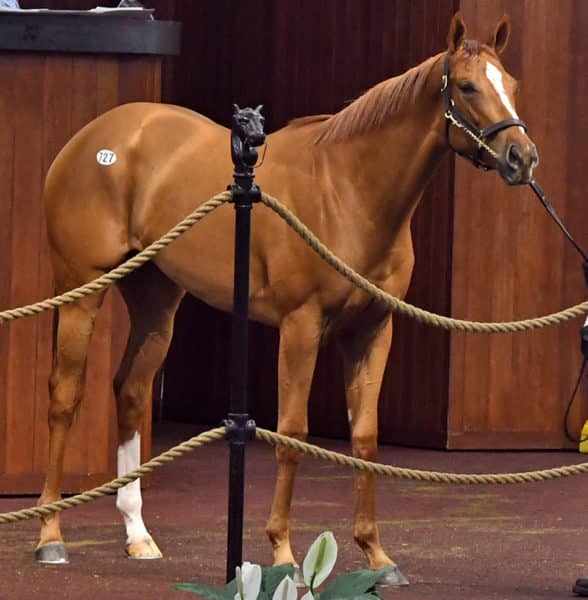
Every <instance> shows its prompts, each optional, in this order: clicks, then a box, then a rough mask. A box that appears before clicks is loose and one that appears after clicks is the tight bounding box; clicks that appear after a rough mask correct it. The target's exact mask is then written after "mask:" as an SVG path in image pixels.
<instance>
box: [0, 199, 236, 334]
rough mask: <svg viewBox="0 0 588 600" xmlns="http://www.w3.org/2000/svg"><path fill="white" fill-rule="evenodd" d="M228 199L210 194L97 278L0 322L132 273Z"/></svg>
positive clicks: (2, 314)
mask: <svg viewBox="0 0 588 600" xmlns="http://www.w3.org/2000/svg"><path fill="white" fill-rule="evenodd" d="M230 199H231V193H230V192H223V193H222V194H218V195H216V196H213V197H212V198H211V199H210V200H208V201H206V202H205V203H204V204H201V205H200V206H199V207H198V208H197V209H196V210H194V211H193V212H192V213H191V214H190V215H188V216H187V217H186V218H185V219H183V220H182V221H180V222H179V223H178V224H177V225H176V226H175V227H173V228H172V229H170V230H169V231H168V232H167V233H166V234H165V235H163V236H162V237H161V238H159V239H158V240H156V241H155V242H153V243H152V244H150V245H149V246H147V248H145V249H144V250H142V251H141V252H139V253H138V254H136V255H135V256H133V257H132V258H129V260H127V261H125V262H124V263H122V264H121V265H119V266H118V267H116V268H115V269H112V270H111V271H108V273H104V275H101V276H100V277H98V278H97V279H94V280H93V281H90V282H89V283H86V284H85V285H82V286H80V287H78V288H75V289H73V290H70V291H69V292H65V293H64V294H61V295H59V296H54V297H53V298H47V299H45V300H41V301H40V302H35V303H34V304H27V305H26V306H20V307H18V308H11V309H8V310H3V311H2V312H0V324H1V323H2V322H4V321H12V320H15V319H22V318H24V317H31V316H33V315H38V314H40V313H42V312H44V311H46V310H54V309H56V308H58V307H59V306H63V305H64V304H71V303H72V302H76V301H77V300H80V299H82V298H85V297H86V296H91V295H92V294H96V293H97V292H99V291H101V290H103V289H105V288H107V287H108V286H110V285H112V284H113V283H114V282H115V281H118V280H119V279H122V278H123V277H126V276H127V275H128V274H129V273H132V272H133V271H135V270H136V269H138V268H139V267H140V266H141V265H144V264H145V263H147V262H149V261H150V260H151V259H152V258H153V257H154V256H155V255H156V254H158V253H159V252H160V251H161V250H163V249H164V248H165V247H166V246H169V245H170V244H171V243H172V242H173V241H175V240H177V239H178V238H179V237H180V236H181V235H182V234H183V233H185V232H186V231H188V229H190V228H191V227H192V226H193V225H195V224H196V223H198V221H201V220H202V219H203V218H204V217H205V216H206V215H208V214H210V213H211V212H212V211H214V210H215V209H217V208H218V207H219V206H221V205H222V204H224V203H225V202H228V201H229V200H230Z"/></svg>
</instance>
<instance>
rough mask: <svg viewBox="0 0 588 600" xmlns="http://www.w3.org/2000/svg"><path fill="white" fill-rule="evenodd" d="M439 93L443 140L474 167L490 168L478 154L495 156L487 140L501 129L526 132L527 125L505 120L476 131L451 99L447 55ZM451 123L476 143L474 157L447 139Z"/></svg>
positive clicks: (485, 169) (518, 121)
mask: <svg viewBox="0 0 588 600" xmlns="http://www.w3.org/2000/svg"><path fill="white" fill-rule="evenodd" d="M441 81H442V85H441V93H442V94H443V100H444V103H445V139H446V140H447V144H448V145H449V147H450V148H451V149H452V150H453V151H454V152H455V153H456V154H459V155H460V156H462V157H463V158H465V159H466V160H468V161H469V162H471V163H472V164H473V165H474V167H476V168H478V169H483V170H484V171H487V170H489V169H491V168H492V167H491V166H489V165H488V164H486V163H484V162H483V161H482V160H480V153H481V150H482V149H483V148H485V149H487V150H489V151H490V154H492V155H494V156H496V153H495V152H494V151H492V149H491V148H490V147H489V146H488V144H487V141H488V138H490V137H491V136H493V135H495V134H497V133H498V132H499V131H502V130H503V129H508V128H509V127H522V128H523V129H524V130H525V131H527V125H526V124H525V122H524V121H521V120H520V119H505V120H504V121H499V122H498V123H494V125H490V127H486V129H478V128H477V127H476V126H475V125H474V124H473V123H472V122H471V121H470V120H468V118H467V117H466V116H465V115H464V114H463V113H462V112H461V111H460V110H459V108H457V106H456V105H455V102H454V101H453V99H452V98H451V90H450V89H449V55H448V54H447V55H445V60H444V61H443V77H442V79H441ZM451 123H454V124H455V125H456V126H457V127H458V128H460V129H464V130H465V131H466V132H467V133H468V134H469V135H470V137H471V138H473V139H474V140H475V141H476V142H477V146H476V153H475V154H474V156H468V155H467V154H465V153H463V152H460V151H459V150H458V149H457V148H455V147H454V146H453V145H452V143H451V141H450V139H449V127H450V125H451Z"/></svg>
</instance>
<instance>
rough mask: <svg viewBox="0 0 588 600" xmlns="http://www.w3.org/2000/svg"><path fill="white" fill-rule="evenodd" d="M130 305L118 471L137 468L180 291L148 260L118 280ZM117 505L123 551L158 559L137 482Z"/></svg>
mask: <svg viewBox="0 0 588 600" xmlns="http://www.w3.org/2000/svg"><path fill="white" fill-rule="evenodd" d="M118 285H119V287H120V290H121V292H122V295H123V297H124V299H125V301H126V303H127V306H128V309H129V316H130V321H131V332H130V335H129V340H128V342H127V348H126V351H125V355H124V357H123V360H122V362H121V365H120V368H119V371H118V373H117V375H116V378H115V381H114V389H115V394H116V398H117V409H118V435H119V446H118V453H117V459H118V474H119V476H120V475H126V474H127V473H129V472H130V471H133V470H134V469H136V468H137V467H138V466H139V463H140V446H141V444H140V435H139V433H138V430H139V427H140V424H141V421H142V418H143V413H144V408H145V403H146V402H149V401H150V400H151V393H152V386H153V379H154V377H155V374H156V372H157V370H158V369H159V367H160V366H161V364H162V363H163V360H164V359H165V355H166V354H167V350H168V348H169V344H170V341H171V337H172V333H173V321H174V316H175V313H176V310H177V307H178V304H179V302H180V300H181V298H182V296H183V291H182V290H181V289H180V288H178V287H177V286H176V285H175V284H174V283H172V282H171V281H170V280H169V279H168V278H167V277H166V276H165V275H163V274H162V273H161V271H159V269H158V268H157V267H156V266H155V265H153V264H147V265H145V266H144V267H142V268H141V269H139V270H138V271H135V272H134V273H132V274H131V275H130V276H129V277H127V278H125V279H123V280H122V281H121V282H119V284H118ZM116 506H117V508H118V509H119V511H120V512H121V514H122V515H123V518H124V521H125V527H126V533H127V554H128V555H129V556H130V557H131V558H160V557H161V552H160V551H159V548H158V547H157V545H156V544H155V542H154V541H153V539H152V537H151V535H149V533H148V531H147V529H146V527H145V525H144V523H143V518H142V516H141V508H142V499H141V487H140V482H139V480H135V481H133V482H132V483H129V484H128V485H126V486H125V487H123V488H121V489H119V490H118V495H117V500H116Z"/></svg>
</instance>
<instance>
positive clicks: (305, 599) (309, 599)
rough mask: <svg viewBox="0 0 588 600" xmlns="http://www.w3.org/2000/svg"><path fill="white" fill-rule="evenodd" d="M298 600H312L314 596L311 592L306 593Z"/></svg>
mask: <svg viewBox="0 0 588 600" xmlns="http://www.w3.org/2000/svg"><path fill="white" fill-rule="evenodd" d="M300 600H314V596H313V595H312V592H306V594H304V596H302V598H300Z"/></svg>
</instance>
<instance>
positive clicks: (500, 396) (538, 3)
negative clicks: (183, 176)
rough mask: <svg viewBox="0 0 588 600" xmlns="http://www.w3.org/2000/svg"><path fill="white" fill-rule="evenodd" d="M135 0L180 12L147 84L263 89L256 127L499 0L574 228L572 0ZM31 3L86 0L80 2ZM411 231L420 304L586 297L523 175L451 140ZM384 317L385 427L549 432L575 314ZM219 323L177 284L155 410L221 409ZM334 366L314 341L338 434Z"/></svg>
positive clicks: (361, 81)
mask: <svg viewBox="0 0 588 600" xmlns="http://www.w3.org/2000/svg"><path fill="white" fill-rule="evenodd" d="M27 2H28V0H23V2H22V4H23V6H26V5H27ZM144 3H145V4H146V5H147V6H153V7H155V8H156V15H157V16H158V18H172V19H176V20H180V21H182V23H183V26H184V36H183V50H182V56H181V57H180V58H179V59H178V60H176V61H166V64H165V68H164V74H163V82H164V86H163V97H164V99H165V100H166V101H169V102H174V103H178V104H182V105H184V106H188V107H190V108H193V109H195V110H197V111H200V112H202V113H204V114H206V115H208V116H210V117H212V118H213V119H215V120H217V121H219V122H221V123H223V124H228V122H229V118H230V112H231V104H232V102H238V103H240V104H243V105H247V104H258V103H264V104H265V105H266V109H265V112H266V115H267V129H268V130H273V129H275V128H277V127H281V126H282V125H284V124H285V123H286V122H287V121H288V120H290V119H291V118H294V117H296V116H301V115H305V114H312V113H319V112H332V111H335V110H338V109H339V108H340V107H341V106H342V105H343V104H344V103H345V102H347V101H349V100H351V99H353V98H355V97H356V96H357V95H358V94H360V93H361V92H362V91H363V90H365V89H366V88H367V87H369V86H371V85H373V84H374V83H376V82H377V81H379V80H381V79H384V78H386V77H389V76H392V75H394V74H396V73H399V72H402V71H404V70H405V69H407V68H408V67H410V66H412V65H414V64H416V63H418V62H419V61H421V60H423V59H424V58H426V57H427V56H429V55H431V54H432V53H434V52H437V51H440V50H442V49H443V48H444V47H445V36H446V31H447V27H448V24H449V21H450V19H451V16H452V14H453V13H454V12H455V11H456V10H457V9H458V8H460V9H461V10H462V12H463V14H464V17H465V19H466V23H467V25H468V27H469V32H470V34H471V37H481V38H482V39H483V38H485V37H486V36H487V35H488V33H489V30H490V29H491V28H492V24H493V23H494V22H495V20H496V18H497V17H498V16H500V15H501V14H502V13H503V12H507V13H508V14H510V16H511V19H512V22H513V34H512V38H511V44H510V47H509V49H508V50H507V52H506V54H505V57H504V62H505V65H506V66H507V68H508V69H509V70H510V71H511V72H512V73H513V74H514V75H515V76H516V77H518V78H519V79H522V91H521V94H520V97H519V99H518V105H519V112H520V114H521V116H522V117H523V118H524V119H525V120H526V121H527V123H528V124H529V128H530V133H531V135H532V137H533V138H534V139H535V141H536V142H537V144H538V148H539V151H540V155H541V160H542V164H541V166H540V168H539V170H538V172H537V176H538V179H539V180H540V181H541V183H542V185H543V186H544V188H545V189H546V191H547V192H548V193H549V194H551V195H552V196H553V199H554V203H555V205H556V208H557V209H558V211H559V212H560V214H561V215H562V217H563V218H564V220H566V222H568V223H569V224H570V227H571V229H572V230H573V232H574V233H575V234H576V235H577V237H578V238H579V239H580V240H581V241H584V243H586V242H585V240H587V239H588V219H587V218H586V216H585V210H583V208H582V207H583V204H584V202H585V200H584V192H585V189H586V177H585V175H584V172H585V169H584V168H583V157H584V156H585V155H586V148H584V146H585V144H586V142H585V141H584V140H585V139H586V138H587V136H586V133H587V130H588V117H587V116H586V114H585V110H583V104H584V98H585V97H586V94H587V92H588V90H587V89H586V88H587V87H588V83H587V79H586V77H585V73H586V68H587V64H588V42H587V41H586V38H585V35H583V32H584V31H585V30H586V27H587V26H588V6H587V5H586V3H585V2H584V1H583V0H561V1H560V2H557V3H555V2H553V1H551V0H520V1H518V2H514V3H513V2H507V1H506V0H435V1H434V2H432V1H430V0H412V1H411V2H407V1H406V0H298V1H296V2H294V1H293V0H248V1H247V2H234V1H231V0H202V1H199V2H184V1H179V0H145V2H144ZM34 4H35V6H43V5H50V6H52V7H63V8H89V7H92V6H94V4H95V2H93V1H92V0H62V1H58V0H43V1H40V0H39V1H35V2H34ZM106 4H110V5H114V4H116V2H107V3H106ZM30 5H32V2H31V4H30ZM229 178H230V174H227V179H228V180H229ZM228 180H227V182H228ZM454 181H455V194H454ZM27 183H28V184H29V185H32V184H30V182H27ZM25 189H27V188H26V187H25ZM33 191H34V190H33ZM413 233H414V237H415V250H416V257H417V262H416V267H415V273H414V277H413V281H412V285H411V288H410V290H409V296H408V299H409V301H411V302H414V303H415V304H418V305H419V306H423V307H425V308H428V309H430V310H434V311H436V312H441V313H445V314H450V313H451V314H454V315H459V316H462V317H465V318H473V319H479V320H486V319H488V320H503V319H514V318H520V317H526V316H532V315H539V314H543V313H546V312H551V311H554V310H557V309H559V308H561V307H564V306H567V305H569V304H572V303H576V302H578V301H581V300H583V299H584V298H585V297H586V295H585V288H584V285H583V282H582V278H581V272H580V268H579V262H578V260H577V259H576V256H575V255H574V253H573V251H572V250H571V249H570V247H568V246H567V244H566V243H565V242H564V239H563V237H562V236H561V234H560V233H559V232H558V231H557V229H556V228H555V226H554V225H553V224H552V223H551V222H550V221H549V220H548V218H547V216H546V215H545V214H544V212H543V210H542V209H541V208H540V206H539V205H538V203H537V202H536V200H535V199H534V197H533V196H532V195H531V192H530V191H528V190H526V189H511V188H507V186H506V185H505V184H504V183H503V182H502V181H501V180H500V179H499V178H498V177H497V176H496V175H493V174H482V173H480V172H478V171H475V170H474V169H472V168H471V167H470V166H469V165H467V164H465V163H464V162H463V161H461V160H460V161H454V159H453V157H450V158H448V159H447V161H446V162H445V163H444V164H443V166H442V168H440V169H439V171H438V172H437V173H436V174H435V176H434V181H433V182H432V184H431V186H429V189H428V190H427V193H426V194H425V198H424V199H423V202H422V204H421V206H420V208H419V210H418V211H417V213H416V215H415V220H414V225H413ZM4 235H5V236H6V235H7V233H6V232H5V233H4ZM1 239H2V238H0V240H1ZM6 244H7V242H6V241H5V242H4V247H5V248H6V247H8V246H7V245H6ZM31 251H32V250H31ZM6 300H8V299H6ZM4 305H6V303H4ZM396 323H397V325H396V330H395V342H394V346H393V351H392V354H391V357H390V361H389V365H388V369H387V372H386V376H385V383H384V390H383V393H382V398H381V405H380V406H381V411H380V413H381V437H382V439H383V440H384V441H388V442H400V443H410V444H418V445H422V446H435V447H445V446H449V447H454V448H463V447H515V446H524V447H561V446H564V445H565V442H564V438H563V433H562V417H563V412H564V403H565V401H566V400H567V397H568V393H569V392H570V391H571V388H572V384H573V381H574V377H575V375H576V371H577V367H578V365H579V360H580V355H579V352H578V328H579V325H580V324H581V323H579V322H574V323H570V324H567V325H564V326H561V327H558V328H555V329H550V330H547V331H541V332H533V333H527V334H519V335H517V336H507V337H499V336H492V337H487V336H482V337H480V336H471V335H467V336H466V335H461V334H457V335H456V334H452V335H451V336H449V335H448V334H445V333H443V332H440V331H437V330H433V329H428V328H424V327H421V326H418V325H415V324H414V323H412V322H409V321H407V320H406V319H403V318H398V319H397V320H396ZM252 329H253V331H252V341H251V344H252V347H251V357H252V358H251V359H252V364H251V377H250V380H251V397H252V408H251V412H252V414H253V415H254V416H255V417H256V419H257V421H258V422H259V423H260V424H262V425H267V426H270V427H273V426H274V425H275V418H276V397H277V382H276V351H277V335H276V333H275V332H274V331H273V330H271V329H267V328H264V327H261V326H258V325H254V326H253V327H252ZM0 335H6V333H5V332H4V333H3V332H2V331H0ZM229 336H230V319H229V317H228V316H227V315H223V314H221V313H218V312H217V311H214V310H212V309H210V308H209V307H207V306H205V305H203V304H202V303H199V302H198V301H196V300H193V299H187V300H186V301H185V302H184V304H183V305H182V307H181V309H180V313H179V315H178V319H177V327H176V333H175V337H174V342H173V345H172V348H171V351H170V355H169V358H168V361H167V363H166V369H165V386H164V389H165V395H164V404H163V406H162V407H160V409H161V410H158V413H161V414H162V415H163V416H165V417H168V418H177V419H180V420H187V421H192V422H199V423H207V424H216V423H218V421H219V420H220V419H221V418H223V417H224V415H225V414H226V411H227V406H228V372H229ZM22 356H23V357H24V356H25V354H24V353H23V355H22ZM27 356H30V354H27ZM340 375H341V367H340V364H339V360H338V357H337V356H336V354H335V353H334V351H333V349H327V351H326V352H324V353H323V354H322V355H321V357H320V359H319V366H318V369H317V374H316V378H315V384H314V387H313V392H312V397H311V411H310V412H311V429H312V431H313V433H317V434H325V435H334V436H346V435H347V424H346V419H345V409H344V401H343V394H342V385H341V383H340V380H341V377H340ZM585 400H586V393H585V390H584V397H583V398H581V399H580V400H579V401H578V405H577V407H576V408H575V409H574V411H573V413H572V425H573V427H572V428H573V429H574V430H575V431H577V430H578V429H579V426H580V425H581V423H582V422H583V420H584V418H585V417H586V415H587V410H586V402H585ZM0 401H1V400H0ZM0 458H1V456H0Z"/></svg>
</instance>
